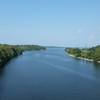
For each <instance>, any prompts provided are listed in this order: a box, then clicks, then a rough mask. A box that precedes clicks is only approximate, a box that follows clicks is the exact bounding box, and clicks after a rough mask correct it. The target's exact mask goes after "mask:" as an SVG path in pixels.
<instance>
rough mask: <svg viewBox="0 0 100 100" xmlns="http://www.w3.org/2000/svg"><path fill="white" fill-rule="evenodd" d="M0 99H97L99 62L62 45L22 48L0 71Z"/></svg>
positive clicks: (99, 86) (99, 73) (99, 78)
mask: <svg viewBox="0 0 100 100" xmlns="http://www.w3.org/2000/svg"><path fill="white" fill-rule="evenodd" d="M0 100H100V65H95V64H93V63H90V62H86V61H82V60H77V59H75V58H72V57H69V56H68V55H67V54H65V52H64V48H48V49H47V50H46V51H31V52H24V54H23V55H21V56H19V57H17V58H14V59H13V60H11V61H10V62H9V63H8V64H7V65H6V66H5V68H4V69H2V70H1V71H0Z"/></svg>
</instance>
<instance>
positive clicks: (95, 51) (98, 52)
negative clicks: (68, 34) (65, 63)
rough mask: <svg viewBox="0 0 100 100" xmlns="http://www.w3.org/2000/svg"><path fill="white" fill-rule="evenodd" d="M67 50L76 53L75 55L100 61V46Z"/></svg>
mask: <svg viewBox="0 0 100 100" xmlns="http://www.w3.org/2000/svg"><path fill="white" fill-rule="evenodd" d="M65 51H66V52H68V53H69V54H72V55H74V56H75V57H81V58H87V59H90V60H93V61H94V62H100V46H96V47H92V48H83V49H79V48H66V49H65Z"/></svg>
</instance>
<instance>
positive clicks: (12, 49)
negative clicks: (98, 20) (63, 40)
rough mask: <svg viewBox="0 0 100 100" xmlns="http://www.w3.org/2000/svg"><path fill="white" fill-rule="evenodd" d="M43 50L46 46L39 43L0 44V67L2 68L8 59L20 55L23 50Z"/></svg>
mask: <svg viewBox="0 0 100 100" xmlns="http://www.w3.org/2000/svg"><path fill="white" fill-rule="evenodd" d="M41 49H42V50H45V49H46V48H45V47H43V46H39V45H8V44H0V68H2V67H3V66H4V65H5V64H6V63H7V62H8V61H9V60H11V59H12V58H14V57H16V56H18V55H21V54H22V53H23V52H24V51H30V50H41Z"/></svg>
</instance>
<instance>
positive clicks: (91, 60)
mask: <svg viewBox="0 0 100 100" xmlns="http://www.w3.org/2000/svg"><path fill="white" fill-rule="evenodd" d="M66 54H68V55H69V56H70V57H73V58H78V59H80V60H85V61H88V62H94V61H93V59H88V58H82V57H75V56H74V55H72V54H69V53H66ZM97 63H99V64H100V61H97Z"/></svg>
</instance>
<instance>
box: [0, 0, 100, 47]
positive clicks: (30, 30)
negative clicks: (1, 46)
mask: <svg viewBox="0 0 100 100" xmlns="http://www.w3.org/2000/svg"><path fill="white" fill-rule="evenodd" d="M0 43H9V44H40V45H49V46H50V45H51V46H66V47H67V46H81V47H82V46H85V47H87V46H94V45H97V44H100V0H0Z"/></svg>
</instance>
